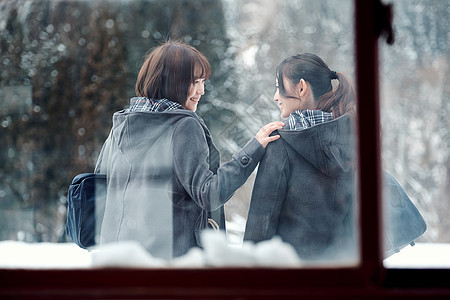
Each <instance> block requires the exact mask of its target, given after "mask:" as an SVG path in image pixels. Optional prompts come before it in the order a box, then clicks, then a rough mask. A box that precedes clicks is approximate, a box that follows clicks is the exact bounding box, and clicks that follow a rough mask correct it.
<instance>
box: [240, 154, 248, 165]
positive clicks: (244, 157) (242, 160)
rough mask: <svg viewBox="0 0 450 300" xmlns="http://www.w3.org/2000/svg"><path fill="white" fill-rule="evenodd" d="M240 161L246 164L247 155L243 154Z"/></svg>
mask: <svg viewBox="0 0 450 300" xmlns="http://www.w3.org/2000/svg"><path fill="white" fill-rule="evenodd" d="M241 163H242V164H243V165H246V164H248V157H247V156H243V157H242V158H241Z"/></svg>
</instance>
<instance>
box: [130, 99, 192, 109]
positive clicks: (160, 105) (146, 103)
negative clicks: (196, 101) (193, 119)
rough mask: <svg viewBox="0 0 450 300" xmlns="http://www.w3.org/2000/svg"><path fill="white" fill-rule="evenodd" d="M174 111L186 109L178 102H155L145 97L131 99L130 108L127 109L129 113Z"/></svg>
mask: <svg viewBox="0 0 450 300" xmlns="http://www.w3.org/2000/svg"><path fill="white" fill-rule="evenodd" d="M174 109H184V108H183V106H181V104H179V103H178V102H173V101H170V100H167V99H160V100H155V99H149V98H145V97H134V98H131V99H130V107H129V108H128V109H127V111H128V112H132V111H153V112H164V111H170V110H174Z"/></svg>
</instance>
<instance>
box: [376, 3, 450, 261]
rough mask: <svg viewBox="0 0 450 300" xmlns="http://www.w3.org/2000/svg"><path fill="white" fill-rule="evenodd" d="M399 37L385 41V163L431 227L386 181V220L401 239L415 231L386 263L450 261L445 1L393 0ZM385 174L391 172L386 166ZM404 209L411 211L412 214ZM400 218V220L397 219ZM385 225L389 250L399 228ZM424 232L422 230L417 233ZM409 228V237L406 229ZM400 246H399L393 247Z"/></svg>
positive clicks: (395, 24)
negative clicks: (390, 42)
mask: <svg viewBox="0 0 450 300" xmlns="http://www.w3.org/2000/svg"><path fill="white" fill-rule="evenodd" d="M392 4H393V8H394V28H395V39H396V40H395V43H394V45H392V46H388V45H385V44H383V43H381V60H380V61H381V64H380V67H381V69H380V70H381V74H382V75H381V76H380V82H381V125H382V130H383V135H382V143H383V150H382V161H383V170H384V171H385V172H387V173H389V174H390V175H392V176H393V178H395V180H396V181H397V182H398V183H399V184H400V186H401V187H402V189H403V190H404V192H405V193H406V195H407V196H408V198H409V199H410V201H411V202H412V203H413V204H414V206H415V207H416V208H417V209H418V211H419V212H420V214H421V216H422V217H423V219H424V221H425V222H426V226H427V228H426V231H425V232H424V233H423V234H421V233H422V231H423V228H422V227H421V225H420V223H417V222H414V221H413V220H414V219H415V217H414V216H413V215H412V214H408V213H407V207H408V200H407V198H404V197H392V198H389V197H390V196H389V194H390V193H397V194H399V193H400V192H399V191H398V190H397V191H396V192H395V191H393V190H392V188H393V187H394V186H395V187H396V188H398V186H397V185H396V184H392V181H391V184H390V185H389V186H385V189H384V192H385V194H384V195H385V201H384V207H385V210H386V209H387V210H389V209H391V210H393V211H395V214H392V215H386V218H385V226H386V227H387V228H389V227H392V228H394V226H395V224H394V223H395V222H396V221H399V220H402V221H401V222H403V225H402V224H399V225H398V226H397V227H396V230H397V233H396V234H397V235H398V239H399V240H400V239H401V237H402V235H403V237H405V239H407V240H408V241H409V240H411V239H412V238H414V239H416V238H417V239H416V241H415V246H413V247H411V246H410V245H408V244H407V246H406V247H404V248H403V249H401V247H402V246H403V245H402V244H399V245H397V246H398V247H399V248H400V249H401V250H400V252H398V253H396V254H395V251H393V252H392V253H389V254H387V253H385V254H387V255H391V254H392V255H391V256H389V258H387V259H386V260H385V266H388V267H419V268H421V267H439V268H445V267H449V266H450V261H449V259H448V255H447V253H448V251H449V249H450V248H449V244H448V243H449V242H450V223H449V221H448V217H447V210H448V196H449V186H450V185H449V178H450V177H449V176H448V174H449V168H448V166H449V160H448V147H449V138H448V136H449V132H448V130H449V128H450V127H449V121H448V113H449V101H448V98H449V89H448V86H449V80H450V76H449V72H448V67H449V50H448V49H449V48H448V43H449V38H448V26H449V25H450V24H449V21H448V18H447V17H446V16H447V15H448V13H449V11H450V6H449V3H448V2H446V1H431V2H430V1H403V0H402V1H393V2H392ZM384 175H385V179H386V180H388V179H387V178H388V177H389V175H386V173H384ZM406 216H408V217H409V220H407V218H406ZM394 218H395V219H397V220H394ZM387 232H388V231H385V236H384V237H385V250H386V251H387V250H394V249H393V248H392V245H393V244H392V240H393V239H395V237H393V234H394V233H391V235H390V236H389V237H388V236H387ZM417 234H419V236H417ZM408 235H409V237H408ZM394 248H395V247H394Z"/></svg>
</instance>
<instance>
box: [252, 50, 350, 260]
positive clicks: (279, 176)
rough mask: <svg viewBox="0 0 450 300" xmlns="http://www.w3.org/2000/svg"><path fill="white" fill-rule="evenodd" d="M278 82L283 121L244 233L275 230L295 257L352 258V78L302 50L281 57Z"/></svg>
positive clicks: (263, 234)
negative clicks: (290, 246) (334, 85)
mask: <svg viewBox="0 0 450 300" xmlns="http://www.w3.org/2000/svg"><path fill="white" fill-rule="evenodd" d="M334 80H336V81H337V85H336V88H334V89H333V86H332V81H334ZM276 86H277V90H276V93H275V95H274V101H276V102H277V103H278V105H279V109H280V112H281V118H283V119H285V120H286V125H285V126H284V127H283V129H281V130H278V131H276V132H277V133H276V134H279V135H280V136H281V137H280V138H279V139H278V140H277V141H275V142H273V143H271V144H270V145H268V147H267V148H266V152H265V155H264V157H263V159H262V160H261V162H260V165H259V169H258V173H257V176H256V181H255V185H254V187H253V192H252V199H251V203H250V210H249V215H248V219H247V224H246V230H245V236H244V239H245V240H250V241H255V242H259V241H263V240H268V239H271V238H272V237H274V236H279V237H281V238H282V240H283V241H284V242H287V243H290V244H291V245H293V246H294V248H295V250H296V251H297V253H298V255H299V256H300V258H301V259H305V260H317V259H327V260H328V259H339V260H342V259H344V260H347V259H349V260H353V259H355V257H356V255H355V253H356V250H357V244H356V242H355V238H354V230H353V227H354V226H353V225H354V204H355V201H354V199H355V197H354V196H355V195H354V190H355V188H354V170H353V168H352V166H353V160H354V143H353V129H352V123H353V122H352V119H353V118H352V117H353V116H354V114H355V93H354V89H353V87H352V84H351V83H350V81H349V80H348V79H347V77H346V76H345V75H344V74H342V73H339V72H335V71H332V70H331V69H330V68H329V67H328V66H327V64H326V63H325V62H324V61H323V60H322V59H321V58H320V57H318V56H317V55H314V54H309V53H302V54H297V55H295V56H292V57H289V58H286V59H285V60H283V61H282V62H281V63H280V65H279V66H278V67H277V69H276Z"/></svg>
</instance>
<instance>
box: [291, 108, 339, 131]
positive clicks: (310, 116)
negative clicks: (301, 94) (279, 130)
mask: <svg viewBox="0 0 450 300" xmlns="http://www.w3.org/2000/svg"><path fill="white" fill-rule="evenodd" d="M332 119H333V114H332V113H329V112H325V111H321V110H309V109H303V110H296V111H294V112H293V113H291V114H290V115H289V120H288V123H289V129H290V130H302V129H306V128H309V127H312V126H315V125H317V124H321V123H325V122H328V121H331V120H332Z"/></svg>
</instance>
